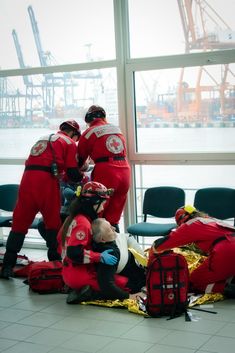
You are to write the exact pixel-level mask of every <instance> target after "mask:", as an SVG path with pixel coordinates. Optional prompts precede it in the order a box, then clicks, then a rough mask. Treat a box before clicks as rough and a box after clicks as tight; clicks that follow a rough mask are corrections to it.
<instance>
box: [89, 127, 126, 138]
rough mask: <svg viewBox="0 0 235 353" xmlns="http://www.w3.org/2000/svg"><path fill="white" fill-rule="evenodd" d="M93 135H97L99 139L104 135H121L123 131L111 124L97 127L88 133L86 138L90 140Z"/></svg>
mask: <svg viewBox="0 0 235 353" xmlns="http://www.w3.org/2000/svg"><path fill="white" fill-rule="evenodd" d="M92 134H95V135H96V137H97V138H99V137H101V136H104V135H113V134H121V130H120V128H119V127H118V126H114V125H111V124H107V125H101V126H96V127H94V129H91V130H90V131H88V132H87V134H86V135H85V138H86V139H87V140H88V139H89V138H90V136H91V135H92Z"/></svg>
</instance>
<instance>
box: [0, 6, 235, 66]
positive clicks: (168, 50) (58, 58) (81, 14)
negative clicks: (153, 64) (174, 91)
mask: <svg viewBox="0 0 235 353" xmlns="http://www.w3.org/2000/svg"><path fill="white" fill-rule="evenodd" d="M196 2H197V0H194V3H196ZM207 3H208V4H209V5H210V6H211V7H213V8H214V9H216V11H217V13H218V14H219V16H221V18H222V19H223V20H224V21H225V22H226V23H227V24H228V26H230V27H231V28H232V29H234V30H235V20H234V13H235V1H234V0H207ZM29 5H31V6H32V7H33V10H34V13H35V18H36V21H37V24H38V28H39V34H40V39H41V43H42V47H43V50H44V51H45V52H48V51H49V52H51V53H52V55H53V57H54V60H55V61H54V64H65V63H75V62H84V61H86V60H87V58H88V57H89V55H90V56H91V59H92V60H99V58H103V59H107V60H109V59H114V57H115V44H114V21H113V0H59V1H58V0H20V1H19V0H0V67H1V68H2V69H6V68H16V67H19V64H18V60H17V56H16V50H15V46H14V42H13V38H12V30H13V29H15V30H16V32H17V34H18V37H19V41H20V45H21V49H22V52H23V56H24V61H25V64H26V66H38V65H39V60H38V55H37V51H36V47H35V43H34V37H33V32H32V28H31V24H30V18H29V14H28V11H27V8H28V6H29ZM207 9H208V10H209V7H207ZM129 13H130V32H131V43H132V45H131V51H132V55H133V56H136V57H144V56H157V55H168V54H177V53H183V52H184V35H183V27H182V23H181V20H180V14H179V7H178V2H177V0H129ZM213 17H215V16H214V15H213ZM216 20H218V18H216ZM195 22H196V23H197V30H198V31H199V30H200V25H199V22H200V20H199V13H198V10H197V11H195ZM205 24H206V26H209V27H210V28H212V27H215V24H212V23H211V21H210V19H209V16H208V17H207V19H206V22H205Z"/></svg>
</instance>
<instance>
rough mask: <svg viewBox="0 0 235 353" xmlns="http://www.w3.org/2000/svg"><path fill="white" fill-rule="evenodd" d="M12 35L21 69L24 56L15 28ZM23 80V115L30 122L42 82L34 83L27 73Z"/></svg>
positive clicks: (40, 92)
mask: <svg viewBox="0 0 235 353" xmlns="http://www.w3.org/2000/svg"><path fill="white" fill-rule="evenodd" d="M12 37H13V40H14V44H15V48H16V53H17V58H18V62H19V66H20V68H21V69H24V68H26V65H25V62H24V57H23V53H22V49H21V45H20V42H19V38H18V35H17V32H16V30H15V29H13V30H12ZM23 81H24V84H25V114H24V115H25V117H26V121H28V122H29V123H30V122H31V123H32V121H33V116H34V112H35V110H37V108H36V107H35V104H34V103H35V101H36V102H38V101H40V100H42V84H41V83H38V84H36V83H34V82H33V80H32V78H31V77H29V76H28V75H24V76H23Z"/></svg>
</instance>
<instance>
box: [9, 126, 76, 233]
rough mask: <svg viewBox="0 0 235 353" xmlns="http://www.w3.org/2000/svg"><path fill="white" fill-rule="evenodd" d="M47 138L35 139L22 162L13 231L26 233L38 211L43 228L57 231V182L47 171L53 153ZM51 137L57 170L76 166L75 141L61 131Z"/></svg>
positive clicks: (59, 201) (58, 208) (60, 170)
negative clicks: (21, 175) (23, 169)
mask: <svg viewBox="0 0 235 353" xmlns="http://www.w3.org/2000/svg"><path fill="white" fill-rule="evenodd" d="M48 140H49V135H48V136H45V137H42V138H41V139H40V140H39V141H37V142H36V143H35V145H34V146H33V147H32V148H31V151H30V155H29V157H28V159H27V160H26V162H25V167H26V170H25V171H24V174H23V177H22V180H21V183H20V188H19V195H18V201H17V204H16V207H15V209H14V215H13V223H12V231H13V232H18V233H22V234H26V233H27V231H28V228H29V227H30V225H31V223H32V222H33V220H34V218H35V216H36V214H37V213H38V212H41V214H42V216H43V219H44V223H45V227H46V229H53V230H57V231H58V230H59V228H60V225H61V219H60V207H61V200H60V184H59V179H58V178H56V177H54V176H53V175H52V173H50V166H51V163H52V159H53V157H52V151H51V148H50V146H49V143H48ZM51 141H52V146H53V150H54V154H55V158H56V163H57V166H58V170H59V173H61V174H62V173H63V172H66V171H67V169H68V168H77V167H78V165H77V146H76V143H75V142H74V141H73V140H72V139H71V138H70V137H69V136H68V135H66V134H65V133H63V132H61V131H58V132H57V133H56V134H54V135H53V136H52V137H51ZM32 166H35V170H33V169H31V168H34V167H32ZM37 167H38V168H37ZM41 167H42V169H43V168H44V167H45V170H39V168H41ZM27 168H28V170H27ZM46 169H48V170H46Z"/></svg>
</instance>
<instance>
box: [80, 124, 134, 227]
mask: <svg viewBox="0 0 235 353" xmlns="http://www.w3.org/2000/svg"><path fill="white" fill-rule="evenodd" d="M78 155H79V164H80V166H82V165H83V164H84V163H85V161H86V160H87V158H88V157H90V158H91V159H92V160H93V161H94V163H95V166H94V169H93V172H92V176H91V177H92V180H93V181H97V182H99V183H102V184H103V185H105V186H106V187H107V188H113V189H114V194H113V195H112V197H110V200H109V201H108V204H107V205H106V206H105V210H104V213H103V215H102V216H103V217H104V218H106V219H107V221H109V222H110V223H111V224H113V225H114V224H118V223H119V221H120V218H121V214H122V211H123V209H124V206H125V203H126V199H127V193H128V190H129V187H130V166H129V163H128V161H127V158H126V143H125V139H124V136H123V134H122V132H121V130H120V128H119V127H117V126H114V125H111V124H108V123H107V122H106V121H105V120H104V119H102V118H96V119H95V120H94V121H92V122H91V123H90V127H89V128H88V129H87V130H85V131H84V132H83V134H82V136H81V137H80V139H79V143H78Z"/></svg>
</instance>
